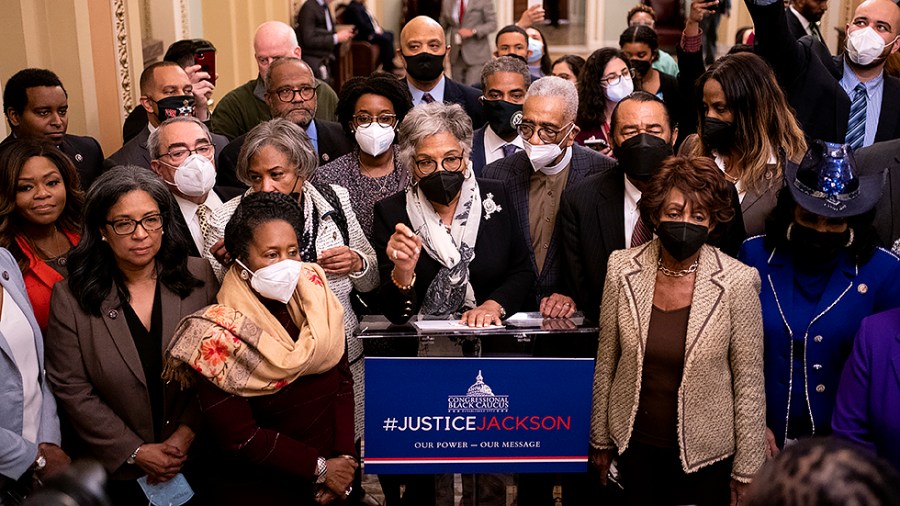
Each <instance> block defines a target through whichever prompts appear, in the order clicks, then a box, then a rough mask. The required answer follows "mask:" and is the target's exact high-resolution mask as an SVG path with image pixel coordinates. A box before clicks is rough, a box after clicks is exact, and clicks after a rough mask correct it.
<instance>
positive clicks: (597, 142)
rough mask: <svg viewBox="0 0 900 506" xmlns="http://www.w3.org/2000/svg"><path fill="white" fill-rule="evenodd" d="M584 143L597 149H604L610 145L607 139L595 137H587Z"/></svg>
mask: <svg viewBox="0 0 900 506" xmlns="http://www.w3.org/2000/svg"><path fill="white" fill-rule="evenodd" d="M584 145H585V146H587V147H589V148H591V149H594V150H596V151H603V150H604V149H606V148H608V147H609V143H607V142H606V141H605V140H603V139H597V138H593V137H592V138H590V139H586V140H585V141H584Z"/></svg>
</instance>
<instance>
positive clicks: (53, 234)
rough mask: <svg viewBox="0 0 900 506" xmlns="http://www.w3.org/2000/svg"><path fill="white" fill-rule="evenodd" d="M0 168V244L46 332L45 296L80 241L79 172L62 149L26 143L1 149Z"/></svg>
mask: <svg viewBox="0 0 900 506" xmlns="http://www.w3.org/2000/svg"><path fill="white" fill-rule="evenodd" d="M0 167H4V168H5V172H4V175H5V177H0V202H3V204H0V246H2V247H4V248H7V249H8V250H9V251H10V252H11V253H12V254H13V258H15V259H16V262H17V263H18V264H19V268H20V269H21V270H22V276H23V277H24V278H25V289H26V290H27V292H28V298H29V299H30V300H31V306H32V308H33V309H34V316H35V319H37V322H38V326H40V328H41V331H42V332H46V331H47V319H48V318H49V314H50V293H51V291H52V290H53V285H55V284H56V282H57V281H61V280H62V279H64V278H65V277H66V276H67V275H68V270H67V268H66V261H67V259H68V255H69V250H71V249H72V248H73V247H75V245H77V244H78V241H79V238H80V237H79V233H80V230H81V207H82V204H83V202H84V197H83V194H82V192H81V190H79V185H78V173H77V172H76V170H75V166H74V165H73V164H72V161H71V160H69V157H67V156H66V155H65V154H63V152H62V151H60V150H59V149H57V148H56V147H54V146H50V145H47V144H43V143H41V142H38V141H35V140H29V139H22V140H17V141H15V142H13V143H12V145H11V146H10V147H9V148H7V149H5V150H4V151H3V153H2V155H0Z"/></svg>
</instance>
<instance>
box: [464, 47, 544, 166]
mask: <svg viewBox="0 0 900 506" xmlns="http://www.w3.org/2000/svg"><path fill="white" fill-rule="evenodd" d="M530 84H531V74H530V73H529V71H528V65H526V64H525V61H524V60H521V59H518V58H513V57H511V56H500V57H498V58H494V59H493V60H491V61H489V62H487V63H486V64H485V65H484V68H483V69H482V71H481V88H482V89H483V90H484V95H483V96H482V97H481V107H482V109H483V110H484V115H485V117H486V118H487V123H486V124H485V125H484V126H483V127H481V128H479V129H477V130H475V131H474V132H473V133H472V170H473V171H475V175H476V176H479V177H480V176H481V175H482V170H483V169H484V166H485V165H488V164H490V163H493V162H496V161H497V160H499V159H501V158H504V157H507V156H512V155H513V153H516V152H518V151H519V150H521V149H523V145H522V138H521V137H519V132H518V130H517V127H518V126H519V122H520V121H522V104H524V103H525V92H526V91H528V85H530Z"/></svg>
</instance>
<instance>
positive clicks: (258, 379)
mask: <svg viewBox="0 0 900 506" xmlns="http://www.w3.org/2000/svg"><path fill="white" fill-rule="evenodd" d="M239 270H240V268H239V267H232V268H231V269H230V270H229V271H228V273H227V274H225V279H224V281H223V282H222V287H221V289H220V290H219V294H218V296H217V298H218V301H219V304H214V305H212V306H209V307H206V308H204V309H201V310H199V311H197V312H195V313H194V314H192V315H189V316H187V317H185V318H184V319H183V320H182V321H181V323H180V324H179V325H178V329H177V330H176V331H175V336H174V337H173V338H172V342H171V343H169V349H168V350H167V352H166V357H167V358H166V365H165V370H164V371H163V379H165V380H171V379H174V380H176V381H179V382H180V383H181V385H182V386H188V385H190V384H191V383H192V381H193V380H192V378H193V376H194V375H193V374H192V373H191V371H190V369H193V370H194V371H195V372H196V373H197V374H199V375H201V376H203V377H204V378H206V379H207V380H209V381H210V382H212V383H213V384H214V385H216V386H217V387H219V388H221V389H222V390H224V391H226V392H228V393H230V394H234V395H239V396H242V397H255V396H259V395H267V394H271V393H274V392H275V391H277V390H278V389H280V388H283V387H285V386H287V385H289V384H290V383H291V382H292V381H294V380H295V379H297V378H299V377H300V376H307V375H311V374H319V373H322V372H325V371H327V370H329V369H331V368H332V367H334V366H335V365H337V363H338V361H340V359H341V356H343V354H344V323H343V316H344V312H343V308H342V307H341V303H340V301H339V300H338V299H337V297H335V295H334V293H332V292H331V290H330V289H329V288H328V285H327V282H326V280H325V273H324V271H322V268H321V267H319V266H318V265H316V264H308V263H304V264H303V273H302V274H301V276H300V280H299V281H298V283H297V289H296V290H295V291H294V295H293V297H291V300H290V301H288V312H289V313H290V315H291V318H292V319H293V321H294V323H295V324H296V325H297V327H298V328H299V329H300V336H299V337H298V338H297V340H296V341H294V340H293V339H292V338H291V336H289V335H288V333H287V331H285V330H284V327H283V326H282V325H281V323H279V322H278V320H277V319H276V318H275V316H274V315H272V313H271V312H269V311H268V310H267V309H266V308H265V306H263V305H262V303H261V302H260V301H259V299H258V298H257V297H256V294H255V293H254V292H253V291H252V289H251V288H250V285H249V283H248V282H246V281H244V280H242V279H240V276H239V275H238V271H239Z"/></svg>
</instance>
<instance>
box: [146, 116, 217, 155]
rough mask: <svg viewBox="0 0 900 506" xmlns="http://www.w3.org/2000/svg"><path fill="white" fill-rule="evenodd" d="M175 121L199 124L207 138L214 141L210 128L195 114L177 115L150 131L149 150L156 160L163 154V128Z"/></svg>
mask: <svg viewBox="0 0 900 506" xmlns="http://www.w3.org/2000/svg"><path fill="white" fill-rule="evenodd" d="M174 123H194V124H196V125H199V126H200V129H201V130H203V135H205V136H206V140H207V141H209V142H212V136H211V135H210V134H209V128H207V127H206V125H205V124H204V123H203V122H202V121H200V120H199V119H197V118H195V117H193V116H175V117H174V118H169V119H167V120H165V121H163V122H162V123H160V124H159V128H157V129H156V130H154V131H152V132H150V138H149V139H147V150H148V151H150V159H151V160H156V159H158V158H159V157H160V155H162V153H160V152H159V136H160V135H161V132H162V129H163V128H165V127H167V126H168V125H171V124H174Z"/></svg>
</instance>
